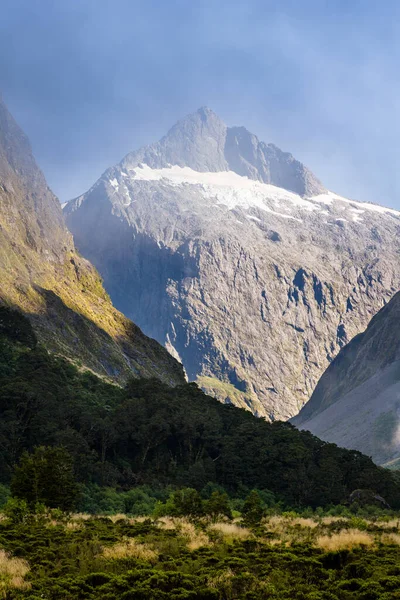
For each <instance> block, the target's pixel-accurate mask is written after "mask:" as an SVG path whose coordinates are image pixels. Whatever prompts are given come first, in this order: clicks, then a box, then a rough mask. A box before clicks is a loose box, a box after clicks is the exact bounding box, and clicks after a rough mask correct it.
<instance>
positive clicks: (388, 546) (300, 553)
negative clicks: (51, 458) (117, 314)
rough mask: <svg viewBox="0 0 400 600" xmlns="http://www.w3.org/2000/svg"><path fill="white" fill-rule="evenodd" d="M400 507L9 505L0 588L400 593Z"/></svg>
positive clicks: (28, 591) (32, 593) (365, 598)
mask: <svg viewBox="0 0 400 600" xmlns="http://www.w3.org/2000/svg"><path fill="white" fill-rule="evenodd" d="M399 526H400V517H397V516H395V515H394V514H392V515H389V514H387V515H384V514H383V513H382V514H380V516H379V517H372V516H369V517H359V516H355V515H352V516H340V515H339V516H323V515H317V514H314V515H312V516H301V515H299V514H296V513H283V514H279V515H278V514H270V515H267V516H265V517H263V518H262V519H261V521H260V522H259V523H257V524H256V525H254V526H245V525H244V524H243V520H242V519H241V518H240V517H236V518H234V519H232V520H228V519H218V520H214V519H210V518H205V517H202V518H184V517H169V516H164V517H159V518H154V517H145V516H142V517H135V518H130V517H128V516H126V515H124V514H117V515H112V516H91V515H88V514H83V513H82V514H72V515H66V514H63V513H62V512H61V511H58V510H55V511H50V512H43V511H42V512H41V513H40V514H29V513H26V514H19V513H18V511H14V514H12V513H11V514H9V515H8V516H6V515H3V516H2V518H1V521H0V547H1V548H2V549H1V550H0V597H2V598H7V599H14V598H15V599H16V598H21V599H22V598H29V599H31V600H39V599H41V600H42V599H47V600H76V599H77V598H84V599H88V600H92V599H93V600H95V599H96V600H97V599H98V600H100V599H101V600H114V599H115V600H117V599H118V600H140V599H143V600H144V599H157V600H158V599H164V598H165V599H169V598H171V599H182V600H183V599H189V598H191V599H204V600H205V599H221V600H233V599H236V598H247V599H254V600H256V599H261V598H270V599H271V600H272V599H276V600H278V599H279V600H294V599H298V600H302V599H304V600H306V599H307V600H336V599H338V600H374V599H378V598H379V599H382V600H392V599H395V598H400V531H399Z"/></svg>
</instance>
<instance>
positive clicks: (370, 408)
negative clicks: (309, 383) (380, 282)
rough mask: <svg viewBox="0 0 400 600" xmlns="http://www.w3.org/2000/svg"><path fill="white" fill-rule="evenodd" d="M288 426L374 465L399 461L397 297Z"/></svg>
mask: <svg viewBox="0 0 400 600" xmlns="http://www.w3.org/2000/svg"><path fill="white" fill-rule="evenodd" d="M292 422H293V423H294V424H295V425H296V426H298V427H299V428H300V429H306V430H309V431H311V432H312V433H313V434H315V435H317V436H318V437H321V438H322V439H324V440H327V441H330V442H334V443H336V444H338V445H340V446H343V447H345V448H352V449H357V450H360V451H361V452H363V453H364V454H367V455H369V456H372V458H373V459H374V460H375V462H377V463H378V464H383V463H389V464H390V463H391V462H393V461H396V459H399V458H400V292H399V293H397V294H396V295H395V296H394V297H393V298H392V300H391V301H390V302H389V303H388V304H387V305H386V306H384V308H382V309H381V310H380V311H379V312H378V314H377V315H376V316H375V317H374V318H373V319H372V321H371V322H370V324H369V325H368V327H367V329H366V330H365V331H364V332H363V333H361V334H359V335H358V336H356V337H355V338H354V339H353V340H351V342H350V343H349V344H348V345H347V346H345V347H344V348H343V349H342V350H341V351H340V352H339V354H338V356H337V357H336V358H335V360H334V361H333V362H332V363H331V364H330V365H329V367H328V369H327V370H326V372H325V373H324V374H323V376H322V377H321V379H320V381H319V382H318V385H317V387H316V388H315V391H314V393H313V395H312V396H311V399H310V401H309V402H308V403H307V404H306V405H305V407H304V408H303V409H302V410H301V412H300V413H299V415H297V417H295V418H294V419H293V420H292Z"/></svg>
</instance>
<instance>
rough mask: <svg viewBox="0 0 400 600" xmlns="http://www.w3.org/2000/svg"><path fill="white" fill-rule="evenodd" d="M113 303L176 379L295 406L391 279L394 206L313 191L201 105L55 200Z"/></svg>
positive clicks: (260, 402) (271, 410)
mask: <svg viewBox="0 0 400 600" xmlns="http://www.w3.org/2000/svg"><path fill="white" fill-rule="evenodd" d="M65 214H66V218H67V223H68V226H69V228H70V230H71V231H72V233H73V234H74V238H75V242H76V244H77V247H78V248H79V250H80V252H81V253H82V254H83V255H84V256H86V257H87V258H89V259H90V260H91V261H92V262H93V263H94V264H95V265H96V267H97V268H98V269H99V271H100V273H101V274H102V276H103V277H104V281H105V285H106V289H107V290H108V292H109V293H110V294H111V297H112V298H113V300H114V302H115V304H116V306H117V307H118V308H119V309H120V310H122V311H123V312H124V313H125V314H126V315H128V316H129V317H131V318H133V319H134V320H135V321H136V322H137V323H138V324H139V325H140V326H141V327H142V328H143V330H144V331H145V332H146V333H147V334H148V335H151V336H152V337H155V338H156V339H157V340H159V341H160V342H162V343H163V344H165V345H166V346H167V348H168V349H169V350H170V351H171V352H172V353H173V354H174V355H175V356H176V357H180V358H181V360H182V362H183V364H184V366H185V369H186V371H187V373H188V376H189V378H190V379H198V381H199V383H200V384H201V385H202V386H203V387H204V388H205V389H206V390H208V391H212V393H214V394H215V395H216V396H217V397H218V398H220V399H221V400H223V401H226V402H233V403H235V404H238V405H240V406H243V407H245V408H249V409H250V410H252V411H253V412H254V413H255V414H258V415H265V416H267V417H268V418H270V419H276V418H279V419H287V418H289V417H291V416H293V415H295V414H296V413H297V412H298V411H299V410H300V408H301V407H302V406H303V404H304V403H305V402H306V401H307V400H308V398H309V397H310V395H311V393H312V391H313V389H314V387H315V385H316V383H317V381H318V379H319V377H320V375H321V374H322V373H323V371H324V370H325V369H326V367H327V366H328V364H329V362H330V361H331V360H332V359H333V358H334V356H335V355H336V354H337V352H338V351H339V350H340V348H341V347H342V346H344V345H345V344H346V343H347V342H348V341H349V340H350V339H351V338H352V337H353V336H354V335H356V334H357V333H358V332H359V331H362V330H363V329H364V328H365V327H366V325H367V323H368V322H369V320H370V318H371V317H372V316H373V315H374V314H375V313H376V312H377V311H378V310H379V309H380V308H381V307H382V305H383V304H384V303H385V302H387V301H388V300H389V299H390V298H391V296H392V295H393V293H394V292H395V291H397V289H398V288H399V285H400V264H399V261H398V252H399V249H400V243H399V232H400V213H398V212H396V211H394V210H389V209H385V208H383V207H380V206H377V205H372V204H366V203H360V202H352V201H350V200H348V199H346V198H341V197H339V196H336V195H335V194H332V193H330V192H327V191H326V190H325V189H324V188H323V186H322V184H321V183H320V182H319V181H318V179H317V178H316V177H314V175H313V174H312V173H311V172H310V171H309V170H308V169H306V168H305V167H304V166H303V165H302V164H301V163H299V162H298V161H296V160H295V159H294V158H293V157H292V156H291V155H290V154H287V153H284V152H282V151H281V150H279V149H278V148H276V147H275V146H273V145H271V144H264V143H263V142H260V141H259V140H258V139H257V138H256V136H254V135H252V134H251V133H249V132H248V131H247V130H245V129H244V128H237V127H235V128H227V127H226V125H225V124H224V123H222V122H221V121H220V119H219V118H218V117H217V116H216V115H215V114H214V113H213V112H212V111H210V110H208V109H200V110H199V111H198V112H197V113H195V114H194V115H190V116H189V117H187V118H186V119H184V120H183V121H181V122H180V123H178V124H177V125H175V127H173V128H172V129H171V131H170V132H169V133H168V134H167V136H166V137H164V138H163V139H162V140H161V141H160V142H158V143H156V144H153V145H152V146H149V147H146V148H143V149H141V150H139V151H137V152H133V153H131V154H128V155H127V156H126V157H125V158H124V159H123V160H122V162H121V163H120V164H119V165H117V166H115V167H113V168H111V169H109V170H108V171H106V173H104V175H103V176H102V177H101V178H100V179H99V180H98V181H97V182H96V183H95V184H94V186H93V187H92V188H91V189H90V190H89V191H88V192H87V193H86V194H84V195H83V196H80V197H79V198H77V199H76V200H73V201H71V202H70V203H69V204H68V205H67V206H66V208H65Z"/></svg>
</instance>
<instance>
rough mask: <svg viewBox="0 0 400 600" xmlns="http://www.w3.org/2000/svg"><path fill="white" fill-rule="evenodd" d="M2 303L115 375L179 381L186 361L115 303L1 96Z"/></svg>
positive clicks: (60, 348)
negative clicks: (77, 246)
mask: <svg viewBox="0 0 400 600" xmlns="http://www.w3.org/2000/svg"><path fill="white" fill-rule="evenodd" d="M0 282H1V284H0V302H1V303H2V304H3V305H4V304H6V305H8V306H11V307H14V308H18V309H20V310H22V311H23V312H24V313H25V314H26V315H28V316H29V319H30V321H31V323H32V324H33V326H34V329H35V331H36V334H37V335H38V337H39V340H40V341H41V342H43V343H44V344H45V345H46V347H47V348H48V349H49V350H51V351H52V352H55V353H58V354H62V355H64V356H65V357H67V358H69V359H71V360H73V361H75V362H76V363H77V364H81V365H82V366H85V367H88V368H90V369H92V370H93V371H95V372H97V373H99V374H101V375H103V376H107V377H110V378H111V379H114V380H117V381H123V380H125V379H126V378H127V377H128V376H129V375H131V374H136V375H141V376H157V377H160V378H161V379H162V380H163V381H165V382H168V383H181V382H182V381H183V373H182V368H181V366H180V365H179V364H178V363H177V362H176V361H175V360H174V359H173V358H172V357H171V356H170V354H169V353H167V352H166V351H165V350H164V349H163V348H162V347H161V346H160V345H159V344H158V343H157V342H156V341H154V340H151V339H148V338H147V337H146V336H145V335H144V334H143V333H142V332H141V331H140V329H139V328H138V327H137V326H136V325H134V324H133V323H131V322H130V321H129V320H128V319H127V318H126V317H124V316H123V315H122V314H121V313H119V312H118V311H117V310H116V309H115V308H114V307H113V306H112V304H111V301H110V299H109V297H108V295H107V293H106V292H105V290H104V288H103V285H102V281H101V279H100V276H99V275H98V273H97V271H96V270H95V269H94V267H93V266H92V265H91V264H90V263H89V262H88V261H87V260H86V259H84V258H82V257H81V256H80V255H79V254H78V253H77V252H76V250H75V247H74V243H73V240H72V236H71V234H70V233H69V232H68V231H67V228H66V226H65V224H64V219H63V215H62V210H61V206H60V203H59V201H58V199H57V198H56V197H55V196H54V194H53V193H52V192H51V190H50V189H49V187H48V185H47V183H46V181H45V178H44V176H43V174H42V172H41V171H40V169H39V168H38V166H37V165H36V162H35V160H34V158H33V156H32V152H31V148H30V144H29V141H28V139H27V138H26V136H25V135H24V133H23V132H22V131H21V129H20V128H19V126H18V125H17V124H16V122H15V121H14V119H13V117H12V116H11V115H10V113H9V112H8V110H7V108H6V107H5V105H4V103H3V102H2V100H1V99H0Z"/></svg>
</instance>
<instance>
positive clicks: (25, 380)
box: [0, 308, 400, 507]
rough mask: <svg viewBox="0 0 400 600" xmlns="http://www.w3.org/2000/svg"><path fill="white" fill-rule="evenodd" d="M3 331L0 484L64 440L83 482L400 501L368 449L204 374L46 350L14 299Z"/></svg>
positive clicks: (297, 498) (0, 316) (3, 316)
mask: <svg viewBox="0 0 400 600" xmlns="http://www.w3.org/2000/svg"><path fill="white" fill-rule="evenodd" d="M0 334H1V337H0V479H1V481H2V482H3V483H6V484H7V483H8V482H9V481H10V478H11V475H12V473H13V469H14V466H15V464H16V462H17V461H18V460H19V458H20V456H21V454H22V453H23V451H25V450H28V451H32V450H33V449H34V448H35V447H37V446H43V445H44V446H63V447H64V448H65V449H66V450H67V451H68V452H69V453H70V455H71V456H72V458H73V463H74V469H75V476H76V478H77V480H78V482H81V483H85V484H89V483H96V484H98V485H99V486H108V487H114V488H117V489H120V490H127V489H130V488H132V487H134V486H136V485H143V484H148V485H151V486H153V487H158V488H161V487H165V486H168V485H169V486H171V485H172V486H175V487H184V486H190V487H193V488H196V489H198V490H201V489H203V488H204V486H206V484H207V483H209V482H213V483H216V484H218V485H220V486H222V487H223V488H225V489H226V490H227V491H228V492H229V493H230V494H233V495H235V494H238V493H239V494H243V493H244V492H246V490H247V491H249V490H251V489H252V488H258V489H259V490H269V491H270V492H272V493H274V494H275V495H276V498H277V500H280V501H282V502H283V503H284V504H285V505H287V506H293V507H301V506H311V507H317V506H327V505H330V504H338V503H341V502H343V501H345V500H346V499H347V497H348V495H349V494H350V492H352V491H353V490H354V489H356V488H368V489H372V490H373V491H374V492H377V493H379V494H381V495H382V496H383V497H384V498H386V500H387V501H388V502H389V504H390V505H391V506H393V507H395V506H400V488H399V486H398V484H397V483H396V480H395V475H393V474H391V473H390V472H388V471H386V470H384V469H382V468H378V467H377V466H376V465H375V464H374V463H373V462H372V461H371V460H370V459H369V458H368V457H366V456H364V455H362V454H361V453H359V452H356V451H349V450H344V449H341V448H338V447H337V446H335V445H334V444H329V443H325V442H322V441H321V440H319V439H318V438H316V437H314V436H313V435H311V434H310V433H308V432H300V431H298V430H296V429H295V428H294V427H293V426H291V425H290V424H287V423H281V422H275V423H267V422H265V421H264V420H263V419H259V418H255V417H254V416H253V415H251V414H250V413H249V412H247V411H245V410H242V409H238V408H235V407H232V406H226V405H222V404H220V403H219V402H217V401H216V400H215V399H213V398H210V397H209V396H207V395H205V394H204V393H203V392H202V391H201V390H200V389H199V388H198V387H197V386H196V385H195V384H185V385H181V386H177V387H175V388H171V387H168V386H167V385H164V384H162V383H161V382H160V381H158V380H143V379H142V380H131V381H130V382H129V383H128V384H127V385H126V387H124V388H121V387H117V386H115V385H111V384H109V383H105V382H104V381H102V380H101V379H100V378H98V377H97V376H95V375H93V374H91V373H89V372H80V371H79V370H78V369H77V368H76V367H75V366H73V365H71V364H70V363H69V362H68V361H66V360H65V359H62V358H57V357H55V356H52V355H50V354H48V352H47V351H46V349H45V348H44V347H42V346H40V345H39V344H38V343H37V340H36V337H35V334H34V332H33V330H32V328H31V325H30V323H29V321H28V320H26V319H25V317H23V316H22V315H21V314H20V313H18V312H14V311H10V310H9V309H6V308H2V309H1V310H0Z"/></svg>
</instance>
